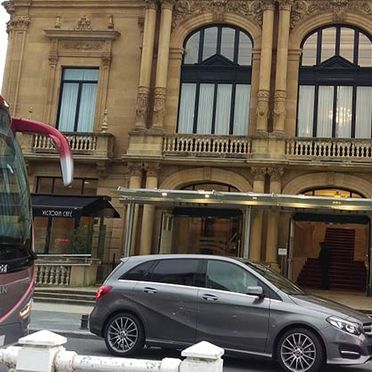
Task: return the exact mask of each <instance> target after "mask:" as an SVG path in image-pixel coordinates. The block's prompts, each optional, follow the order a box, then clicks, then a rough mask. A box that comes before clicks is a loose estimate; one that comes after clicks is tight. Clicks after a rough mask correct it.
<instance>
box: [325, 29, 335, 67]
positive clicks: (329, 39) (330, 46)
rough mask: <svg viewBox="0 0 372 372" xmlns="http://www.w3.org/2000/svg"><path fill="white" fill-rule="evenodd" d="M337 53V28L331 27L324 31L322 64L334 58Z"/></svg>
mask: <svg viewBox="0 0 372 372" xmlns="http://www.w3.org/2000/svg"><path fill="white" fill-rule="evenodd" d="M335 53H336V28H335V27H330V28H326V29H324V30H323V31H322V54H321V62H324V61H326V60H327V59H329V58H331V57H333V56H334V55H335Z"/></svg>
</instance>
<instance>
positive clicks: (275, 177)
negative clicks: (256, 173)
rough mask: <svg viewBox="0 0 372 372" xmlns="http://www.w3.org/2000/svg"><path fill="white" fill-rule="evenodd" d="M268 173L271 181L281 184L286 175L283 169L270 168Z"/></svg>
mask: <svg viewBox="0 0 372 372" xmlns="http://www.w3.org/2000/svg"><path fill="white" fill-rule="evenodd" d="M267 173H268V175H269V176H270V180H271V181H274V182H275V181H276V182H280V181H281V179H282V176H283V174H284V169H283V168H268V169H267Z"/></svg>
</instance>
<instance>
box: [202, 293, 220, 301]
mask: <svg viewBox="0 0 372 372" xmlns="http://www.w3.org/2000/svg"><path fill="white" fill-rule="evenodd" d="M202 299H203V300H205V301H217V300H218V297H217V296H215V295H212V294H204V295H203V296H202Z"/></svg>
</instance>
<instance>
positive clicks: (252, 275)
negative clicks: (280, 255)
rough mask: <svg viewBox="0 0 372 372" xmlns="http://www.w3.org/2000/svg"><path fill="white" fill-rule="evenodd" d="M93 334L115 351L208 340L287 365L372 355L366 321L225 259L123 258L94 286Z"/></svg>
mask: <svg viewBox="0 0 372 372" xmlns="http://www.w3.org/2000/svg"><path fill="white" fill-rule="evenodd" d="M96 299H97V301H96V305H95V308H94V309H93V311H92V313H91V314H90V330H91V332H93V333H95V334H97V335H99V336H101V337H104V339H105V342H106V345H107V348H108V349H109V351H110V352H111V353H113V354H115V355H119V356H128V355H130V354H133V353H135V352H137V351H139V350H140V349H141V348H142V347H143V346H144V345H145V344H146V345H147V346H160V347H165V348H184V347H186V346H188V345H191V344H194V343H196V342H199V341H202V340H205V341H209V342H211V343H213V344H215V345H218V346H220V347H222V348H224V349H225V351H226V353H229V354H238V355H253V356H262V357H268V358H274V359H275V360H277V361H278V362H279V363H280V365H281V366H282V368H283V369H284V370H285V371H291V372H300V371H301V372H305V371H306V372H314V371H318V370H319V369H321V367H323V365H324V364H325V363H329V364H345V365H352V364H362V363H365V362H367V361H368V360H369V359H371V358H372V319H371V318H369V317H368V316H367V315H365V314H362V313H359V312H357V311H354V310H352V309H350V308H348V307H345V306H342V305H340V304H337V303H334V302H330V301H327V300H325V299H322V298H319V297H314V296H311V295H309V294H306V293H305V292H303V291H302V290H301V289H300V288H299V287H297V286H296V285H295V284H293V283H292V282H291V281H289V280H287V279H286V278H284V277H283V276H281V275H279V274H277V273H276V272H274V271H272V270H270V269H268V268H267V267H266V266H263V265H260V264H256V263H252V262H249V261H241V260H236V259H232V258H227V257H219V256H206V255H151V256H137V257H130V258H124V259H122V262H121V263H120V265H119V266H118V267H117V268H116V269H115V270H114V271H113V272H112V273H111V274H110V276H109V277H108V278H107V280H106V281H105V283H104V285H103V286H102V287H100V288H99V289H98V290H97V295H96Z"/></svg>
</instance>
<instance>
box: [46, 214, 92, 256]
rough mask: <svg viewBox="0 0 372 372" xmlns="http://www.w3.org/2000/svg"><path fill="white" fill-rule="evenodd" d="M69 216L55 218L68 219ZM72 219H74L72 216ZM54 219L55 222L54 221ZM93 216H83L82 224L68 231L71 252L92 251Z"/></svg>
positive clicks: (82, 252)
mask: <svg viewBox="0 0 372 372" xmlns="http://www.w3.org/2000/svg"><path fill="white" fill-rule="evenodd" d="M66 219H67V218H54V221H55V220H66ZM70 220H73V219H72V218H70ZM54 221H53V223H54ZM93 224H94V218H93V217H86V216H85V217H81V218H80V225H79V226H78V227H76V228H74V229H72V230H69V231H68V237H69V245H68V253H70V254H89V253H91V246H92V244H91V242H92V233H93Z"/></svg>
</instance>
